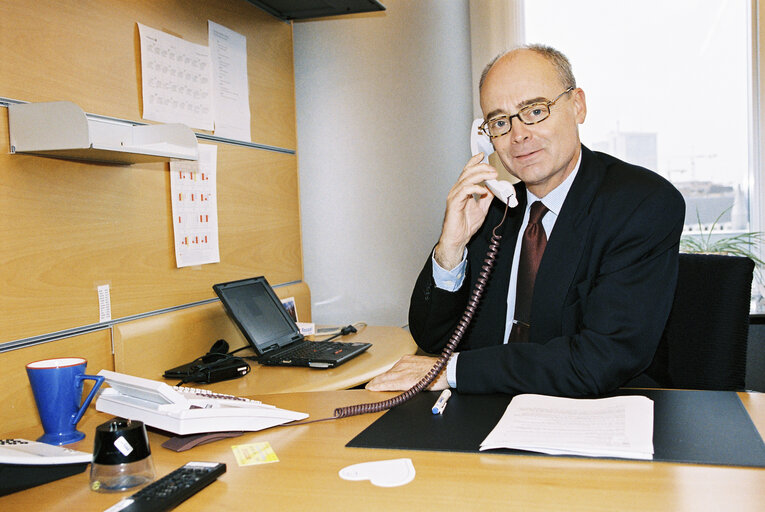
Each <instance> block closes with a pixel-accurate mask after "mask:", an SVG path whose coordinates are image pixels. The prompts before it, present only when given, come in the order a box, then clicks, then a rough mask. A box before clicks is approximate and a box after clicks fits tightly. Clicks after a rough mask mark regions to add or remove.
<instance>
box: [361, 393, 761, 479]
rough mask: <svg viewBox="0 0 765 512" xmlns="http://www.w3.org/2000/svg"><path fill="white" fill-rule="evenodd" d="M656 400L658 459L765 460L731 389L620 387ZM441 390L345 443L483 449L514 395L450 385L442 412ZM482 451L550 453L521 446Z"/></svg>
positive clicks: (421, 397) (416, 399)
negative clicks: (438, 410)
mask: <svg viewBox="0 0 765 512" xmlns="http://www.w3.org/2000/svg"><path fill="white" fill-rule="evenodd" d="M615 394H616V395H643V396H647V397H648V398H650V399H651V400H653V401H654V435H653V443H654V458H653V460H654V461H661V462H680V463H690V464H713V465H725V466H748V467H765V443H763V441H762V438H761V437H760V435H759V433H758V431H757V429H756V428H755V426H754V424H753V423H752V420H751V418H750V417H749V414H748V413H747V411H746V408H745V407H744V405H743V404H742V403H741V400H740V399H739V398H738V395H737V394H736V393H735V392H733V391H687V390H659V389H622V390H619V392H618V393H615ZM437 398H438V393H435V392H428V393H420V394H419V395H417V396H415V397H414V398H412V399H411V400H410V401H409V402H407V403H405V404H403V405H400V406H398V407H396V408H394V409H391V410H390V411H388V412H387V413H385V414H384V415H383V416H382V417H380V418H379V419H378V420H377V421H375V422H374V423H373V424H372V425H370V426H369V427H367V428H366V429H365V430H364V431H363V432H361V433H360V434H359V435H358V436H356V437H355V438H354V439H352V440H351V441H350V442H349V443H348V444H347V445H346V446H349V447H355V448H391V449H404V450H432V451H455V452H476V453H478V451H479V447H480V444H481V442H482V441H483V440H484V439H485V438H486V436H487V435H488V434H489V432H490V431H491V430H492V429H493V428H494V426H495V425H496V424H497V422H499V419H500V418H501V417H502V414H503V413H504V412H505V409H506V408H507V404H509V403H510V399H511V398H512V397H511V396H510V395H461V394H460V393H453V394H452V397H451V398H450V399H449V403H448V404H447V406H446V409H445V410H444V413H443V414H442V415H434V414H432V413H431V410H430V409H431V407H432V406H433V403H434V402H435V401H436V399H437ZM483 453H504V454H513V455H535V456H548V455H545V454H541V453H536V452H527V451H522V450H488V451H486V452H483Z"/></svg>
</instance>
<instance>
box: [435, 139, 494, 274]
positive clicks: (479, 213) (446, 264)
mask: <svg viewBox="0 0 765 512" xmlns="http://www.w3.org/2000/svg"><path fill="white" fill-rule="evenodd" d="M482 159H483V153H478V154H477V155H475V156H473V158H471V159H470V160H468V163H467V165H465V168H464V169H463V170H462V174H460V177H459V178H458V179H457V183H455V184H454V186H453V187H452V189H451V190H450V191H449V195H448V196H447V198H446V214H445V215H444V225H443V227H442V228H441V238H440V239H439V240H438V245H436V250H435V253H434V257H435V259H436V262H437V263H438V264H439V265H440V266H441V268H444V269H446V270H451V269H453V268H454V267H456V266H457V264H459V262H460V261H462V254H463V252H464V250H465V246H467V243H468V242H469V241H470V238H471V237H472V236H473V235H474V234H475V232H476V231H478V228H480V227H481V224H483V220H484V219H485V218H486V213H487V212H488V211H489V205H490V204H491V201H492V198H493V197H494V196H492V195H491V193H490V192H489V190H488V189H487V188H486V187H485V186H484V185H483V184H482V183H483V182H484V181H485V180H488V179H496V178H497V170H496V169H494V167H492V166H490V165H489V164H482V163H481V160H482ZM476 198H477V200H476Z"/></svg>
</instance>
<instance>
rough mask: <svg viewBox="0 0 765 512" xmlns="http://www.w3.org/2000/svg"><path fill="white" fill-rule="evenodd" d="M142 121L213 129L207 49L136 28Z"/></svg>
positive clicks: (139, 27)
mask: <svg viewBox="0 0 765 512" xmlns="http://www.w3.org/2000/svg"><path fill="white" fill-rule="evenodd" d="M138 33H139V37H140V41H141V86H142V88H143V118H144V119H151V120H152V121H159V122H162V123H183V124H185V125H187V126H190V127H192V128H199V129H202V130H212V129H213V98H212V96H213V94H212V90H213V83H212V63H211V59H210V49H209V47H207V46H203V45H199V44H194V43H190V42H188V41H184V40H183V39H181V38H179V37H175V36H171V35H170V34H167V33H165V32H162V31H161V30H156V29H153V28H151V27H147V26H146V25H142V24H140V23H139V24H138Z"/></svg>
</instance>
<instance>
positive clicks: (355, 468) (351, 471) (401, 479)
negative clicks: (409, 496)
mask: <svg viewBox="0 0 765 512" xmlns="http://www.w3.org/2000/svg"><path fill="white" fill-rule="evenodd" d="M339 475H340V478H342V479H343V480H354V481H357V480H369V481H371V482H372V483H373V484H374V485H376V486H378V487H397V486H399V485H405V484H408V483H409V482H411V481H412V480H414V475H415V471H414V465H413V464H412V460H411V459H393V460H378V461H374V462H362V463H359V464H353V465H352V466H346V467H344V468H343V469H341V470H340V472H339Z"/></svg>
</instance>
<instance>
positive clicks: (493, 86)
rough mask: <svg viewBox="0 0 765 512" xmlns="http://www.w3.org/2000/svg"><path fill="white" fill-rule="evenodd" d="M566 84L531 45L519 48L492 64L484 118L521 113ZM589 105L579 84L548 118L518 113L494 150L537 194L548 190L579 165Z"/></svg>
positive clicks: (485, 90)
mask: <svg viewBox="0 0 765 512" xmlns="http://www.w3.org/2000/svg"><path fill="white" fill-rule="evenodd" d="M564 90H566V87H565V86H564V85H563V84H562V82H561V80H560V78H559V77H558V74H557V72H556V69H555V67H554V66H553V64H552V63H550V62H549V61H548V60H547V59H545V58H544V57H542V56H541V55H539V54H537V53H535V52H533V51H531V50H518V51H515V52H513V53H511V54H508V55H506V56H504V57H503V58H501V59H500V60H499V61H497V62H496V63H495V65H494V66H493V67H492V69H491V71H489V74H488V75H487V76H486V79H485V81H484V83H483V87H482V89H481V109H482V110H483V114H484V119H491V118H493V117H495V116H497V115H501V114H507V115H514V114H517V113H518V111H519V110H520V109H522V108H523V107H525V106H527V105H529V104H531V103H535V102H541V101H551V100H553V99H555V98H556V97H557V96H558V95H559V94H560V93H562V92H563V91H564ZM586 113H587V107H586V105H585V100H584V91H582V90H581V89H574V90H573V91H571V92H570V93H568V94H565V95H563V96H561V98H560V99H559V100H558V101H557V102H556V103H555V105H553V106H552V107H551V109H550V117H548V118H547V119H545V120H544V121H542V122H540V123H538V124H534V125H525V124H523V123H522V122H520V120H518V118H517V117H516V118H513V120H512V129H511V130H510V132H509V133H506V134H505V135H502V136H500V137H496V138H494V139H492V142H493V143H494V150H495V151H496V152H497V155H498V156H499V158H500V160H501V161H502V163H503V164H504V166H505V167H506V168H507V170H508V171H510V173H512V174H513V175H514V176H516V177H517V178H518V179H520V180H521V181H523V182H524V183H525V184H526V187H527V188H528V189H529V190H530V191H531V192H532V193H533V194H534V195H536V196H537V197H544V196H546V195H547V194H548V193H549V192H550V191H551V190H553V189H554V188H555V187H557V186H558V185H560V184H561V183H562V182H563V180H565V179H566V177H567V176H568V175H569V174H571V171H573V170H574V167H575V166H576V162H577V160H578V158H579V152H580V142H579V128H578V125H579V124H581V123H583V122H584V118H585V115H586Z"/></svg>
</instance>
